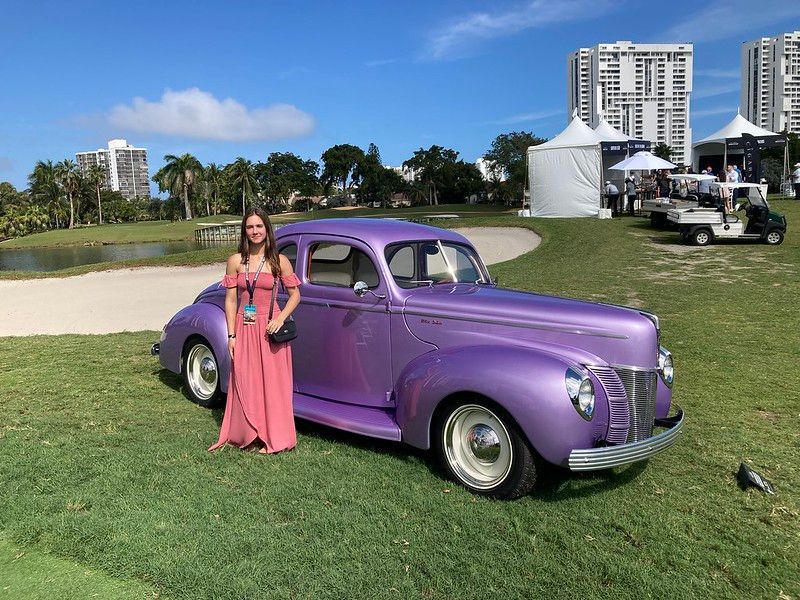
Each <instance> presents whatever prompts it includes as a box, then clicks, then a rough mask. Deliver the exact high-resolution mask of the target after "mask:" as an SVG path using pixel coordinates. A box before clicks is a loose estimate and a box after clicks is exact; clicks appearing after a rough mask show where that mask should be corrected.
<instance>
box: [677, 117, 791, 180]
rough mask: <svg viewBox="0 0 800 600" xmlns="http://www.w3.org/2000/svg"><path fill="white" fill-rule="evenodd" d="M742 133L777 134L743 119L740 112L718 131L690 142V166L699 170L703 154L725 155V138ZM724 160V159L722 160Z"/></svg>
mask: <svg viewBox="0 0 800 600" xmlns="http://www.w3.org/2000/svg"><path fill="white" fill-rule="evenodd" d="M743 133H747V134H750V135H752V136H755V137H761V136H765V135H778V134H777V133H773V132H772V131H769V130H768V129H764V128H763V127H759V126H758V125H755V124H754V123H751V122H750V121H748V120H747V119H745V118H744V117H743V116H742V115H741V114H740V113H736V116H735V117H734V118H733V119H732V120H731V121H730V122H729V123H728V124H727V125H725V127H723V128H722V129H720V130H719V131H715V132H714V133H712V134H711V135H709V136H708V137H705V138H703V139H702V140H699V141H697V142H695V143H694V144H692V166H693V167H694V170H695V171H699V170H700V159H701V157H703V156H709V155H720V154H721V155H726V154H727V152H726V149H725V140H726V139H727V138H740V137H742V134H743ZM723 162H726V161H723Z"/></svg>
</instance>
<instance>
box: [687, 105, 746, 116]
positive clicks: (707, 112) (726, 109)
mask: <svg viewBox="0 0 800 600" xmlns="http://www.w3.org/2000/svg"><path fill="white" fill-rule="evenodd" d="M726 113H727V114H730V115H732V114H735V113H736V107H735V106H716V107H714V108H706V109H703V110H693V111H692V118H693V119H695V118H696V119H701V118H703V117H711V116H713V115H722V114H726Z"/></svg>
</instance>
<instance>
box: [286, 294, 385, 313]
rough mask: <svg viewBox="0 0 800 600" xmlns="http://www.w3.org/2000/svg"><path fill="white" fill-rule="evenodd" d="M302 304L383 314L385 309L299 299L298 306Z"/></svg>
mask: <svg viewBox="0 0 800 600" xmlns="http://www.w3.org/2000/svg"><path fill="white" fill-rule="evenodd" d="M303 304H310V305H312V306H324V307H325V308H341V309H344V310H359V311H362V312H379V313H385V312H387V311H386V307H385V306H362V305H359V304H355V305H348V304H339V303H338V302H327V301H325V300H316V299H313V298H301V299H300V305H301V306H302V305H303Z"/></svg>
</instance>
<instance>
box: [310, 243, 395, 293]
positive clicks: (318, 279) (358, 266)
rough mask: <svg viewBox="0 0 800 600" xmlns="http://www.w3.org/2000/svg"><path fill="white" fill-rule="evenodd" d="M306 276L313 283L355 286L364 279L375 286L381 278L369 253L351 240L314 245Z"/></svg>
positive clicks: (311, 249) (371, 286)
mask: <svg viewBox="0 0 800 600" xmlns="http://www.w3.org/2000/svg"><path fill="white" fill-rule="evenodd" d="M307 276H308V280H309V281H310V282H311V283H314V284H317V285H331V286H336V287H353V286H354V285H355V283H356V282H357V281H363V282H365V283H366V284H367V285H368V286H369V287H370V288H374V287H377V286H378V283H379V282H380V277H378V271H377V269H376V268H375V265H374V264H373V262H372V260H371V259H370V258H369V256H367V255H366V254H365V253H364V252H362V251H361V250H359V249H358V248H354V247H353V246H350V245H348V244H337V243H330V242H320V243H317V244H312V245H311V248H310V250H309V260H308V273H307Z"/></svg>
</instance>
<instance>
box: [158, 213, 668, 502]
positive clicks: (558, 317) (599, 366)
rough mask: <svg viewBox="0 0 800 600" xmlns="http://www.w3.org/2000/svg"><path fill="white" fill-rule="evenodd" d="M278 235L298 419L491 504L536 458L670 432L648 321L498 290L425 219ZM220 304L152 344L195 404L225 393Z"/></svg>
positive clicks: (599, 456) (520, 489) (611, 454)
mask: <svg viewBox="0 0 800 600" xmlns="http://www.w3.org/2000/svg"><path fill="white" fill-rule="evenodd" d="M276 236H277V243H278V246H279V249H280V251H281V252H282V253H283V254H285V255H286V256H287V257H289V259H290V260H291V261H292V263H293V265H294V268H295V271H296V272H297V274H298V277H299V278H300V280H301V282H302V287H301V292H302V301H301V304H300V306H299V307H298V308H297V310H296V312H295V316H296V320H297V327H298V337H297V339H296V340H294V341H293V342H292V344H293V345H292V353H293V358H294V385H295V388H294V412H295V415H296V416H297V417H300V418H302V419H307V420H309V421H315V422H317V423H322V424H325V425H329V426H332V427H336V428H339V429H343V430H346V431H350V432H353V433H358V434H362V435H367V436H372V437H376V438H382V439H387V440H396V441H401V442H404V443H406V444H410V445H411V446H414V447H417V448H422V449H432V450H433V452H434V453H435V454H436V455H437V457H438V459H439V460H440V461H441V463H442V465H443V467H444V469H445V471H446V473H447V474H448V475H449V476H450V477H452V478H453V479H454V480H456V481H457V482H458V483H460V484H462V485H463V486H465V487H466V488H467V489H469V490H471V491H473V492H475V493H478V494H483V495H489V496H494V497H502V498H512V497H516V496H520V495H522V494H525V493H527V492H528V491H529V490H530V489H531V488H532V487H533V485H534V484H535V482H536V479H537V473H538V471H539V467H540V466H541V464H542V463H541V461H542V460H544V461H546V462H548V463H552V464H555V465H559V466H562V467H566V468H569V469H571V470H574V471H588V470H595V469H607V468H610V467H615V466H619V465H626V464H629V463H632V462H635V461H640V460H644V459H647V458H649V457H651V456H653V455H655V454H657V453H658V452H661V451H662V450H664V449H665V448H667V447H669V446H670V445H672V443H673V442H674V441H675V439H676V437H677V436H678V434H679V432H680V430H681V427H682V425H683V412H682V411H681V410H680V409H677V408H676V409H675V410H674V411H673V412H674V414H673V415H672V416H670V404H671V397H672V391H671V387H672V381H673V365H672V357H671V355H670V354H669V352H667V350H665V349H664V348H662V347H660V346H659V323H658V318H657V317H655V316H654V315H652V314H649V313H646V312H643V311H640V310H636V309H633V308H625V307H620V306H612V305H608V304H598V303H591V302H582V301H578V300H571V299H566V298H556V297H552V296H545V295H541V294H534V293H529V292H521V291H515V290H507V289H500V288H498V287H497V286H496V285H495V284H494V283H493V282H492V281H491V279H490V277H489V273H488V271H487V270H486V266H485V265H484V263H483V261H482V260H481V258H480V256H479V255H478V253H477V252H476V251H475V249H474V248H473V246H472V245H471V244H470V243H469V242H468V241H467V240H466V239H465V238H464V237H463V236H461V235H459V234H457V233H455V232H452V231H447V230H444V229H438V228H435V227H429V226H426V225H420V224H415V223H408V222H401V221H392V220H377V219H324V220H317V221H306V222H303V223H296V224H292V225H287V226H285V227H282V228H280V229H279V230H278V231H277V232H276ZM224 295H225V290H224V289H223V288H221V287H220V285H219V284H217V283H215V284H213V285H211V286H209V287H208V288H206V289H205V290H203V292H201V293H200V295H199V296H198V297H197V299H196V300H195V301H194V303H193V304H192V305H191V306H188V307H186V308H184V309H183V310H181V311H180V312H178V313H177V314H176V315H175V316H174V317H173V318H172V319H171V320H170V321H169V323H168V324H167V325H166V326H165V327H164V331H163V333H162V336H161V341H160V344H155V345H154V346H153V353H154V354H158V356H159V359H160V361H161V364H162V365H163V366H164V367H165V368H166V369H169V370H170V371H173V372H175V373H179V374H182V375H183V378H184V381H185V384H186V389H187V391H188V393H189V394H190V395H191V397H192V398H193V399H194V400H195V401H196V402H197V403H199V404H201V405H204V406H213V405H216V404H218V403H219V402H221V401H222V400H223V398H224V394H225V392H226V387H227V385H228V373H229V369H230V360H229V357H228V352H227V331H226V325H225V318H224V312H223V299H224ZM281 300H282V301H285V295H284V297H283V298H282V299H281Z"/></svg>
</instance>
